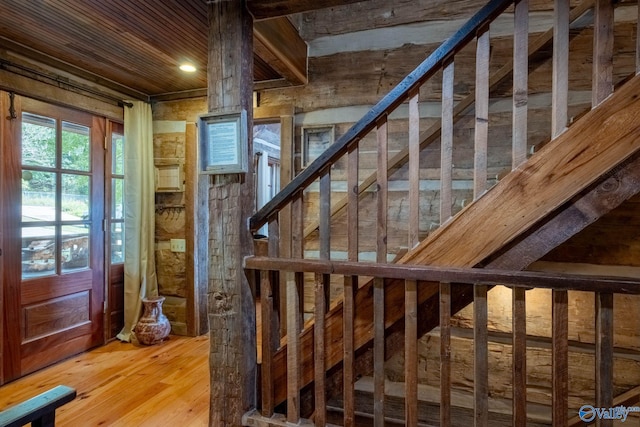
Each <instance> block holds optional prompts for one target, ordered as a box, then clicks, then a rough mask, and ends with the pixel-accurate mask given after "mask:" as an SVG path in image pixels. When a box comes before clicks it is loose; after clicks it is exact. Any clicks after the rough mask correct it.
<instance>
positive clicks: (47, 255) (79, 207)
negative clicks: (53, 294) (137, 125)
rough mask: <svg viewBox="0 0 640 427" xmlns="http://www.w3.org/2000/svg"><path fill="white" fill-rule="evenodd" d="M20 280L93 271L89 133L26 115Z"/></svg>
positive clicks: (51, 119)
mask: <svg viewBox="0 0 640 427" xmlns="http://www.w3.org/2000/svg"><path fill="white" fill-rule="evenodd" d="M21 130H22V139H21V142H22V144H21V149H22V152H21V168H22V170H21V172H22V203H21V206H22V221H21V230H22V278H23V279H28V278H33V277H40V276H47V275H56V274H63V273H67V272H70V271H74V270H78V269H86V268H88V267H89V248H90V244H89V228H90V224H91V198H90V188H91V178H92V177H91V140H90V135H91V129H90V128H89V127H87V126H84V125H79V124H75V123H71V122H67V121H59V120H56V119H53V118H50V117H44V116H39V115H36V114H30V113H23V114H22V129H21Z"/></svg>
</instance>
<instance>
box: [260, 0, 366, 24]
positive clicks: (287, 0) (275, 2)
mask: <svg viewBox="0 0 640 427" xmlns="http://www.w3.org/2000/svg"><path fill="white" fill-rule="evenodd" d="M360 1H362V0H247V8H248V9H249V12H251V14H252V15H253V18H254V19H255V20H260V19H267V18H275V17H278V16H286V15H291V14H294V13H301V12H309V11H311V10H317V9H325V8H327V7H333V6H342V5H345V4H351V3H358V2H360Z"/></svg>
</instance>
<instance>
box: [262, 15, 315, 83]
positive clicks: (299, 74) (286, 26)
mask: <svg viewBox="0 0 640 427" xmlns="http://www.w3.org/2000/svg"><path fill="white" fill-rule="evenodd" d="M253 36H254V42H253V43H254V45H253V49H254V52H255V53H256V54H257V55H258V56H259V57H261V58H262V59H263V60H265V61H266V62H267V63H269V65H270V66H271V67H272V68H273V69H274V70H275V71H277V72H278V73H279V74H280V75H282V76H283V77H284V78H285V79H286V80H287V81H288V82H290V83H291V84H294V85H295V84H298V85H300V84H306V83H307V81H308V80H307V44H306V43H305V41H304V40H302V38H301V37H300V35H299V34H298V31H297V30H296V28H295V27H294V26H293V24H291V22H290V21H289V20H288V19H287V18H276V19H269V20H266V21H260V22H254V24H253Z"/></svg>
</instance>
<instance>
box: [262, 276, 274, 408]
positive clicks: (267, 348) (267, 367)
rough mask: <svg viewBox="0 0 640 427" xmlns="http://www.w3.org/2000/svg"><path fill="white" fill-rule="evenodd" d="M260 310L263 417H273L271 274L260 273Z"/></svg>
mask: <svg viewBox="0 0 640 427" xmlns="http://www.w3.org/2000/svg"><path fill="white" fill-rule="evenodd" d="M260 310H261V324H262V368H261V369H262V415H263V416H265V417H270V416H272V415H273V406H274V403H273V378H272V375H273V352H274V350H275V349H274V348H273V341H274V340H273V336H272V333H273V331H272V329H271V326H272V323H273V320H272V319H273V296H272V291H271V274H270V272H269V271H266V270H261V271H260Z"/></svg>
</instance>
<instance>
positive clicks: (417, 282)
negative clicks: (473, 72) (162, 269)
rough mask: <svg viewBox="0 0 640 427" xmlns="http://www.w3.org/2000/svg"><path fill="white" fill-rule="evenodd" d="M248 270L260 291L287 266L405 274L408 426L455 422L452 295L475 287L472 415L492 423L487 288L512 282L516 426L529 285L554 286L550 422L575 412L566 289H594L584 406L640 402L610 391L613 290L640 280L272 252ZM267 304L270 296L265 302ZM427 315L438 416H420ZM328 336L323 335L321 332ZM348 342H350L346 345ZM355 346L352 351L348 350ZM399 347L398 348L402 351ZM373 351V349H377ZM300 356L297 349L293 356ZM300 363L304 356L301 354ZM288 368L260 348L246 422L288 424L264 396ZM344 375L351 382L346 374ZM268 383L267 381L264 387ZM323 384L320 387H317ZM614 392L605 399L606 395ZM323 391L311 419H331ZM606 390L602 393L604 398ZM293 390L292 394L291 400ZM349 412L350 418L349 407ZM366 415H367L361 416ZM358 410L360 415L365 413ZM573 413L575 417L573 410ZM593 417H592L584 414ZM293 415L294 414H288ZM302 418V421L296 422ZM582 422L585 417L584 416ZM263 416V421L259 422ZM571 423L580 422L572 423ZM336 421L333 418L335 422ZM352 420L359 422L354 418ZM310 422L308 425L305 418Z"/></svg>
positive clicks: (523, 406) (378, 421) (639, 289)
mask: <svg viewBox="0 0 640 427" xmlns="http://www.w3.org/2000/svg"><path fill="white" fill-rule="evenodd" d="M245 267H246V268H247V269H252V270H253V269H255V270H259V271H260V272H261V282H262V283H261V286H262V288H263V289H266V288H269V287H270V286H272V285H273V284H274V283H273V277H274V276H273V274H270V272H271V273H275V272H284V273H285V274H304V273H313V274H315V277H316V285H319V284H320V283H321V282H322V278H323V276H326V275H339V276H342V277H344V278H345V280H347V278H351V277H362V276H366V277H373V278H374V280H377V279H380V280H401V281H403V282H404V284H405V292H404V301H403V303H404V307H403V308H404V319H405V324H404V340H403V341H402V343H399V344H400V346H401V347H402V348H401V350H403V351H404V354H405V386H404V396H403V397H404V400H405V411H404V423H405V425H407V426H415V425H418V422H419V421H420V422H426V423H427V424H429V425H433V423H434V422H435V423H438V422H439V423H440V424H439V425H441V426H450V425H452V394H451V390H452V372H453V370H452V366H453V365H455V364H456V362H455V361H454V360H452V357H451V337H452V322H451V313H452V307H453V302H454V300H453V298H452V295H453V294H455V292H456V290H457V289H461V288H464V287H468V286H471V287H472V288H473V293H474V310H473V318H474V326H473V328H474V329H473V330H474V336H473V348H474V350H473V379H474V381H473V394H474V406H473V408H472V411H473V414H472V417H473V418H474V419H475V422H476V423H475V425H479V426H487V425H491V424H490V423H489V416H490V408H489V407H490V404H489V402H490V396H489V386H488V385H489V375H490V372H489V367H488V359H489V358H488V345H489V339H488V321H487V319H488V304H487V288H488V287H489V286H493V285H495V284H496V283H501V284H504V285H506V286H509V287H511V288H512V292H513V298H514V311H513V314H512V317H513V328H512V332H511V340H512V342H513V345H514V350H513V353H512V381H513V398H512V401H511V412H512V422H513V423H512V425H525V424H526V422H527V416H528V414H527V387H526V378H527V372H526V369H524V370H522V366H523V359H524V358H526V348H527V347H526V342H522V340H523V339H524V338H525V337H526V331H524V329H523V328H524V327H523V325H524V322H525V320H526V303H525V299H524V297H523V296H524V291H525V290H531V289H552V290H553V298H552V302H551V305H552V319H551V323H552V325H553V336H552V338H551V342H550V345H551V347H552V350H553V363H552V371H551V382H550V384H549V388H550V389H551V390H552V394H553V399H551V408H550V409H551V412H552V422H553V425H567V424H568V422H569V419H570V418H574V417H572V416H570V415H571V414H570V412H569V405H568V388H567V384H568V378H567V375H568V368H569V347H570V341H569V334H568V325H569V311H570V310H569V305H568V299H567V297H566V296H567V291H569V290H576V291H583V292H591V293H593V294H594V295H595V300H596V306H597V310H596V315H595V325H594V331H595V332H594V341H593V348H594V350H595V354H596V356H595V366H596V367H604V368H603V369H599V371H600V372H601V373H600V374H599V375H598V377H597V378H596V380H595V381H594V386H593V387H594V390H593V391H594V394H595V396H596V399H594V400H592V401H585V402H584V404H585V405H590V406H591V407H594V408H612V407H613V405H614V403H617V404H618V405H620V404H629V405H631V404H634V403H635V402H637V401H638V399H637V391H636V394H634V396H633V397H631V398H627V399H626V400H624V401H621V400H620V399H617V400H616V401H615V402H614V400H613V396H612V391H613V390H614V377H613V370H612V369H608V368H611V367H612V366H613V360H614V347H613V295H614V294H620V295H624V294H627V295H638V294H640V279H638V278H621V277H602V276H583V275H582V276H579V275H570V274H559V273H540V272H528V271H524V272H523V271H506V270H495V269H486V268H483V269H480V268H463V269H462V268H442V267H425V266H418V265H402V266H400V265H396V264H381V263H362V262H349V261H322V260H303V259H293V258H289V259H283V258H270V257H251V258H247V259H246V261H245ZM434 282H435V283H438V282H439V283H440V292H439V293H440V297H439V307H434V310H432V311H431V312H430V313H423V314H418V313H417V301H418V292H419V291H420V288H421V287H422V286H424V285H428V284H431V283H434ZM261 303H262V304H263V305H264V304H268V299H267V297H266V296H265V295H263V297H262V302H261ZM428 316H436V317H438V316H439V336H440V350H439V361H438V360H436V363H438V365H439V366H438V368H435V367H432V368H430V369H438V370H439V373H440V400H439V402H438V403H437V406H439V414H438V418H439V419H433V416H432V418H431V419H427V420H424V419H420V420H419V419H418V407H419V400H418V386H417V381H418V377H419V370H418V363H417V359H416V355H417V353H418V349H417V338H418V336H417V330H418V329H419V322H424V321H425V320H426V317H428ZM382 327H383V326H382V325H380V321H374V328H376V329H377V328H382ZM320 336H321V337H324V334H320ZM322 342H323V341H322V338H321V339H320V340H318V339H316V344H315V346H314V347H313V348H307V349H305V351H308V352H311V353H312V356H313V360H314V363H316V364H318V363H320V364H321V365H320V366H322V362H323V359H324V357H323V356H324V355H325V351H324V349H323V347H320V346H319V345H318V344H319V343H322ZM346 347H348V344H346V343H345V351H346V350H347V349H346ZM351 350H353V349H351ZM398 350H400V349H398ZM264 351H266V348H264V347H263V352H264ZM374 352H375V350H374ZM287 357H288V358H289V357H291V358H293V359H296V357H295V355H288V356H287ZM296 361H297V362H300V360H299V359H297V360H296ZM289 369H290V367H284V366H282V365H280V366H272V369H271V370H265V365H264V354H263V368H262V378H263V389H262V411H261V414H251V415H249V416H248V418H251V419H253V422H254V424H247V425H268V426H271V425H273V426H280V425H282V426H285V425H290V424H287V422H286V421H285V420H284V419H279V418H278V417H273V418H271V417H272V415H273V412H272V411H273V407H271V406H270V405H272V404H273V397H272V396H273V395H271V396H270V395H268V394H265V393H266V392H267V391H269V392H271V393H277V390H279V389H286V388H287V387H291V386H292V385H293V384H292V383H291V382H292V378H291V375H290V373H289V372H288V371H289ZM350 370H353V372H351V375H355V374H356V370H355V369H354V368H348V367H346V366H345V372H346V371H350ZM456 372H457V375H458V378H456V381H463V379H462V378H459V376H460V375H463V376H466V373H462V372H461V371H459V370H457V371H456ZM325 376H326V371H325V370H324V369H322V368H320V369H316V371H315V382H316V383H318V382H320V383H322V382H323V381H324V378H325ZM373 376H374V383H376V382H378V381H380V382H382V383H383V384H384V377H385V372H384V369H375V370H374V372H373ZM521 377H523V379H524V380H525V383H524V384H523V385H522V386H521V387H517V384H518V383H519V382H520V381H521V380H520V379H519V378H521ZM345 381H346V380H345ZM265 383H267V384H270V386H269V387H267V388H265V387H264V385H265ZM317 391H318V390H316V392H317ZM607 395H608V396H609V397H608V398H607V397H606V396H607ZM323 396H324V394H322V395H321V396H316V398H315V407H314V412H313V424H315V425H318V426H320V425H327V424H331V421H332V420H331V419H328V418H327V403H326V401H325V400H324V397H323ZM603 396H605V397H603ZM293 397H294V396H293V395H290V396H288V399H292V398H293ZM344 403H345V406H344V408H343V411H344V417H345V418H344V420H343V421H347V419H348V422H345V425H347V424H351V425H357V420H356V412H355V411H352V409H350V408H348V407H347V405H346V402H344ZM384 403H385V394H384V393H383V394H382V395H381V396H380V398H379V400H378V398H377V397H374V403H373V411H372V412H373V418H374V425H383V423H384V422H385V417H386V416H387V415H388V414H387V413H381V414H380V413H378V412H377V410H376V409H377V408H376V407H377V406H381V407H383V408H384ZM298 404H299V403H298V402H289V403H288V408H290V407H292V406H293V407H295V406H296V405H298ZM358 409H360V410H361V412H365V413H366V410H363V408H358ZM349 411H352V413H351V414H349V415H348V416H347V412H349ZM362 415H364V414H362ZM362 415H361V416H362ZM574 415H576V416H577V415H578V410H577V409H576V411H575V413H574ZM584 416H590V415H584ZM287 419H289V414H288V415H287ZM300 421H301V420H300V419H298V421H297V422H300ZM583 421H584V420H583ZM258 422H259V423H258ZM572 422H575V420H574V421H572ZM334 423H335V421H334ZM354 423H355V424H354ZM302 425H306V424H304V423H303V424H302Z"/></svg>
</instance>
